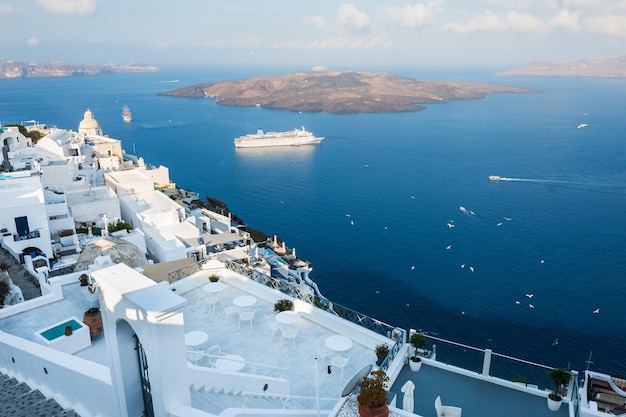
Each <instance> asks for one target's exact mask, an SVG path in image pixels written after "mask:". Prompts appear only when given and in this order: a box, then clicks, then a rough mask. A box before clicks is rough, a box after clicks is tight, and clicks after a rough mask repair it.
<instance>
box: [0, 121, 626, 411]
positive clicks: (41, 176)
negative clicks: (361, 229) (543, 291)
mask: <svg viewBox="0 0 626 417" xmlns="http://www.w3.org/2000/svg"><path fill="white" fill-rule="evenodd" d="M29 128H30V127H29ZM34 128H37V129H42V130H41V132H40V133H41V134H42V138H41V139H40V140H39V142H38V143H36V144H33V143H32V141H31V140H30V138H29V137H26V136H24V135H23V134H22V133H20V131H19V129H18V128H17V127H0V141H2V143H3V144H4V145H3V146H4V147H5V150H4V152H3V160H2V167H3V172H0V228H1V230H0V242H1V245H2V247H1V248H0V257H1V259H0V261H1V262H0V283H1V285H0V294H1V296H2V297H3V300H2V303H1V304H2V305H3V306H2V308H0V384H1V386H2V389H1V390H0V402H1V404H2V413H3V415H11V416H14V417H22V416H24V417H26V416H28V417H30V416H33V415H47V416H82V417H120V416H121V417H140V416H144V417H151V416H157V417H192V416H193V417H216V416H223V417H227V416H228V417H239V416H241V417H243V416H247V417H250V416H268V415H271V416H289V417H295V416H303V417H304V416H324V417H347V416H358V415H359V411H358V410H359V408H360V407H363V406H362V405H360V404H359V398H362V397H360V395H359V394H360V393H361V392H360V391H361V390H362V388H363V386H365V385H364V384H363V379H364V378H368V377H369V376H370V375H371V374H370V372H371V371H373V370H379V371H383V373H384V375H386V376H387V377H388V378H389V380H388V382H386V384H385V385H384V390H385V392H386V394H387V403H388V404H387V405H386V406H385V407H384V408H385V409H388V414H387V413H384V414H380V415H385V416H386V415H389V416H393V417H398V416H400V417H413V416H425V417H430V416H435V415H436V416H443V415H447V416H451V415H456V416H461V415H463V416H466V417H469V416H485V417H500V416H508V417H528V416H533V417H535V416H555V417H556V416H562V417H565V416H568V417H591V416H597V417H600V416H606V415H610V414H613V415H620V414H623V413H626V409H625V408H624V404H625V403H626V391H625V390H626V381H624V380H622V379H618V378H614V377H612V376H610V375H607V374H604V373H601V372H596V371H590V370H585V371H581V372H579V371H577V370H574V369H570V370H568V369H565V370H563V369H562V368H560V369H558V370H559V372H556V373H555V374H559V375H561V376H563V375H564V378H562V377H561V378H560V379H558V380H557V381H559V382H558V383H556V386H555V383H553V381H551V378H549V375H552V374H553V373H554V372H553V371H555V369H554V368H553V367H552V366H549V365H546V364H542V363H537V362H530V361H527V360H522V359H517V358H514V357H511V356H509V355H506V354H503V353H499V352H494V351H492V350H491V349H489V348H481V347H474V346H468V345H466V344H463V343H459V342H455V341H451V340H446V339H442V338H440V337H438V336H436V335H432V334H426V335H425V336H426V344H425V345H423V344H421V343H420V344H419V346H418V343H417V342H413V343H414V344H415V345H411V344H410V342H412V341H413V339H417V338H412V336H413V335H414V334H415V333H416V330H414V329H410V328H409V329H405V328H401V327H398V326H394V325H393V324H387V323H385V322H382V321H381V320H378V319H376V318H373V317H369V316H368V315H366V314H362V313H359V312H357V311H354V310H353V309H351V308H350V307H349V306H344V305H341V304H340V303H338V302H336V301H335V300H330V299H328V298H326V297H324V295H323V294H322V293H321V291H320V289H319V288H318V287H317V285H316V284H315V282H314V281H313V279H312V278H311V272H312V267H311V266H310V264H309V263H308V262H304V261H302V260H301V259H298V257H297V256H296V251H295V249H294V248H288V247H287V246H286V244H285V242H284V241H283V242H280V240H279V239H278V238H277V237H276V236H274V237H273V238H263V239H262V240H261V239H257V240H259V241H255V239H254V238H253V236H251V235H250V234H249V233H248V232H247V231H245V230H241V229H243V228H241V229H240V228H239V227H237V225H236V224H234V223H233V221H232V219H231V217H230V216H224V215H222V214H219V213H215V212H212V211H210V210H207V209H205V208H198V205H197V204H192V201H193V200H194V198H195V199H197V196H194V195H192V194H191V193H189V192H186V191H183V190H178V189H177V188H176V187H175V186H174V185H173V184H172V183H171V182H170V179H169V174H168V171H167V169H166V168H164V167H159V168H158V169H157V168H154V167H151V166H149V165H147V164H145V163H144V161H143V159H142V158H137V157H136V156H134V155H129V154H127V153H125V152H124V151H123V149H122V147H121V141H120V140H118V139H114V138H111V137H109V136H106V135H104V134H103V133H102V129H101V127H100V126H99V124H98V122H97V121H96V119H95V117H94V115H93V113H91V112H90V111H89V110H87V112H85V117H84V119H83V120H82V121H81V122H80V124H79V127H78V132H74V131H72V130H65V129H57V128H56V127H53V128H47V127H43V126H39V127H33V129H34ZM51 142H53V143H55V144H61V145H59V146H51ZM7 168H8V169H7ZM157 185H158V188H157ZM170 197H172V198H170ZM372 302H375V300H372ZM419 324H420V323H415V328H416V329H418V328H420V327H419V326H418V325H419ZM414 357H415V359H413V358H414ZM418 357H419V359H420V360H419V361H417V358H418ZM415 362H419V363H421V366H419V367H413V365H412V364H414V363H415ZM590 363H591V362H590ZM553 392H555V393H557V394H559V395H560V401H556V402H555V403H554V404H553V403H551V402H549V397H550V396H552V395H551V394H552V393H553ZM553 410H554V411H553ZM361 415H362V414H361Z"/></svg>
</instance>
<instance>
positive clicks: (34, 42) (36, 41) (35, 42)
mask: <svg viewBox="0 0 626 417" xmlns="http://www.w3.org/2000/svg"><path fill="white" fill-rule="evenodd" d="M26 45H28V46H30V47H35V46H37V45H39V38H37V37H35V36H33V37H32V38H30V39H28V40H27V41H26Z"/></svg>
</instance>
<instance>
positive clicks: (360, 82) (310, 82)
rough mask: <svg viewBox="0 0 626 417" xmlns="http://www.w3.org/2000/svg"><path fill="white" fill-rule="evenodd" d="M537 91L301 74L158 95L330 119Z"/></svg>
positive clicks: (349, 74)
mask: <svg viewBox="0 0 626 417" xmlns="http://www.w3.org/2000/svg"><path fill="white" fill-rule="evenodd" d="M496 92H508V93H530V92H534V91H533V90H530V89H527V88H521V87H511V86H503V85H495V84H485V83H470V82H462V81H421V80H416V79H413V78H407V77H400V76H396V75H392V74H388V73H370V72H297V73H293V74H288V75H283V76H266V77H253V78H249V79H245V80H234V81H221V82H217V83H210V84H197V85H193V86H191V87H185V88H180V89H176V90H172V91H166V92H163V93H159V94H160V95H168V96H176V97H204V98H208V97H211V98H214V99H215V100H216V102H217V103H218V104H220V105H223V106H258V107H263V108H267V109H286V110H293V111H325V112H328V113H382V112H400V111H416V110H422V109H423V108H424V107H423V106H422V105H421V104H429V103H444V102H446V101H448V100H474V99H481V98H484V97H485V95H486V94H487V93H496Z"/></svg>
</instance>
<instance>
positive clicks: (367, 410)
mask: <svg viewBox="0 0 626 417" xmlns="http://www.w3.org/2000/svg"><path fill="white" fill-rule="evenodd" d="M387 381H389V377H388V376H387V374H386V373H385V371H382V370H377V371H372V372H370V375H368V376H365V377H363V379H362V381H361V392H360V393H359V395H358V396H357V397H356V401H357V402H358V403H359V415H360V416H361V417H386V416H388V415H389V406H388V405H387V402H388V400H387V391H386V390H385V384H386V383H387Z"/></svg>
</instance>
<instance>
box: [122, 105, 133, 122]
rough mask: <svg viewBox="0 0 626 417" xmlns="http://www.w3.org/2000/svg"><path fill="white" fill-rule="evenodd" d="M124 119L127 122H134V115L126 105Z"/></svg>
mask: <svg viewBox="0 0 626 417" xmlns="http://www.w3.org/2000/svg"><path fill="white" fill-rule="evenodd" d="M122 119H124V121H125V122H132V121H133V115H132V114H131V112H130V109H129V108H128V106H126V105H124V108H123V109H122Z"/></svg>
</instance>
